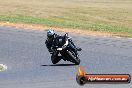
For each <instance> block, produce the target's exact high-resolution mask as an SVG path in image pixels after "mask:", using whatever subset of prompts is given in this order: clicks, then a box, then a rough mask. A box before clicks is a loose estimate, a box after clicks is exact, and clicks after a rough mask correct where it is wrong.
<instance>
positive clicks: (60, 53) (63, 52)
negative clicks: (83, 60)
mask: <svg viewBox="0 0 132 88" xmlns="http://www.w3.org/2000/svg"><path fill="white" fill-rule="evenodd" d="M71 46H72V45H71V42H70V41H69V37H68V33H66V34H65V35H64V36H57V37H56V38H55V40H54V43H53V46H52V55H51V61H52V63H53V64H56V63H58V62H59V61H60V60H61V59H63V60H64V61H70V62H72V63H75V64H76V65H79V64H80V59H79V55H78V53H77V51H75V50H74V49H73V48H72V47H71Z"/></svg>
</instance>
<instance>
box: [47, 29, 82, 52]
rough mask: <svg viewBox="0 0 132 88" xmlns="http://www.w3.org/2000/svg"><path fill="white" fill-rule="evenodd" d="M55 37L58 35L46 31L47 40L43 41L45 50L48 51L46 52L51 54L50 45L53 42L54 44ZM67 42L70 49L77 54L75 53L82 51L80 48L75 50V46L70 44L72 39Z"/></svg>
mask: <svg viewBox="0 0 132 88" xmlns="http://www.w3.org/2000/svg"><path fill="white" fill-rule="evenodd" d="M57 36H58V35H57V34H55V33H54V30H52V29H49V30H48V31H47V39H46V41H45V44H46V47H47V49H48V51H49V52H50V53H52V45H53V42H54V40H55V38H56V37H57ZM68 40H69V42H70V44H71V48H72V49H73V50H74V51H75V52H76V53H77V51H81V50H82V49H81V48H77V47H76V46H75V44H74V43H73V42H72V39H71V38H69V39H68Z"/></svg>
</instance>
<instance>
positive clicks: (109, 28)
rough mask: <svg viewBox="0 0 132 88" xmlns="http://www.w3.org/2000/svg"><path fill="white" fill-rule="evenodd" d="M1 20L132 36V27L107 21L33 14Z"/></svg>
mask: <svg viewBox="0 0 132 88" xmlns="http://www.w3.org/2000/svg"><path fill="white" fill-rule="evenodd" d="M0 21H8V22H13V23H27V24H28V23H29V24H40V25H46V26H49V27H62V28H75V29H76V28H77V29H84V30H90V31H100V32H108V33H112V34H113V35H116V36H121V37H132V29H131V28H128V27H125V26H121V25H119V26H118V25H111V24H107V23H96V22H95V23H81V22H76V21H67V20H65V18H56V17H55V18H54V17H50V18H35V17H32V16H22V15H14V16H8V15H1V16H0Z"/></svg>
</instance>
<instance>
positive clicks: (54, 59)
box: [51, 54, 61, 64]
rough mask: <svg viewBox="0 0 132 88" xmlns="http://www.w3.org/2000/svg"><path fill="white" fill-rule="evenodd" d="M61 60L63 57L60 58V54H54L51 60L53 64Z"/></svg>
mask: <svg viewBox="0 0 132 88" xmlns="http://www.w3.org/2000/svg"><path fill="white" fill-rule="evenodd" d="M60 60H61V58H58V56H55V55H53V54H52V56H51V61H52V63H53V64H57V63H58V62H59V61H60Z"/></svg>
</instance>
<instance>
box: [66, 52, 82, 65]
mask: <svg viewBox="0 0 132 88" xmlns="http://www.w3.org/2000/svg"><path fill="white" fill-rule="evenodd" d="M67 53H68V55H69V56H70V58H69V59H71V62H73V63H75V64H76V65H79V64H80V59H79V58H78V57H75V56H74V55H75V54H74V55H73V53H72V52H70V51H67Z"/></svg>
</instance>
